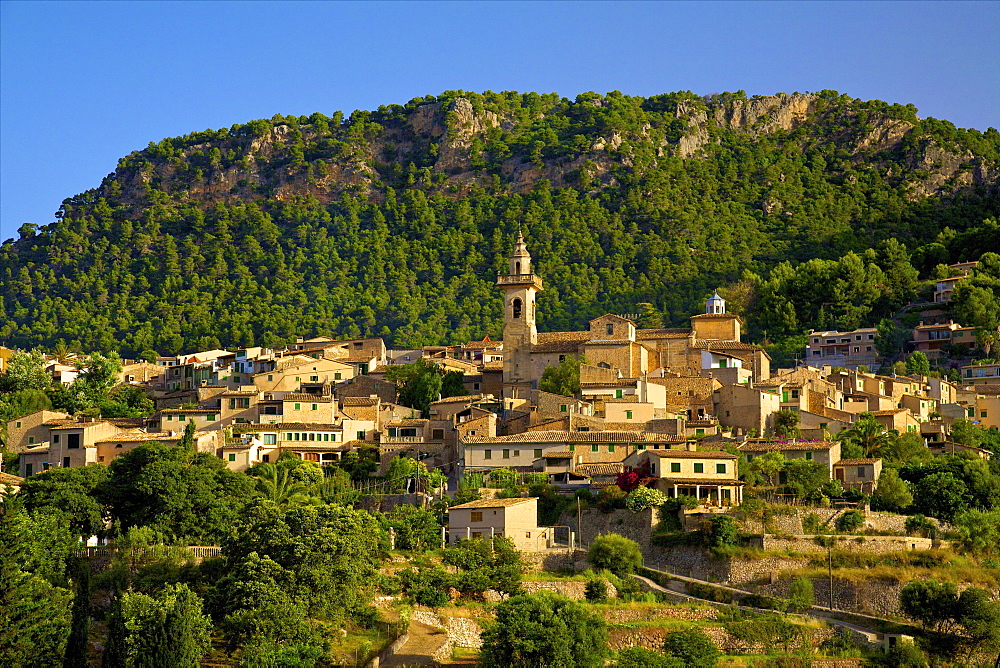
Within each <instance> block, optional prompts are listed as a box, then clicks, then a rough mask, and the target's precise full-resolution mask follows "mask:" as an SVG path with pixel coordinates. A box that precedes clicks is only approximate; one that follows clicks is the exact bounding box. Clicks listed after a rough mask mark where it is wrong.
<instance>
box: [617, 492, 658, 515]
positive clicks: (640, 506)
mask: <svg viewBox="0 0 1000 668" xmlns="http://www.w3.org/2000/svg"><path fill="white" fill-rule="evenodd" d="M666 500H667V497H666V495H665V494H664V493H663V492H661V491H660V490H658V489H652V488H651V487H636V488H635V489H634V490H632V491H631V492H629V493H628V496H626V497H625V507H626V508H628V509H629V510H631V511H632V512H633V513H637V512H639V511H641V510H645V509H646V508H650V507H652V506H662V505H663V502H664V501H666Z"/></svg>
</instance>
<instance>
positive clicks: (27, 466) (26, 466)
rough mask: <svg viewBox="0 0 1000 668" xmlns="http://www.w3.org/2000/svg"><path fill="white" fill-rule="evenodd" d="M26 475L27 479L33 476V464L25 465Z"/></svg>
mask: <svg viewBox="0 0 1000 668" xmlns="http://www.w3.org/2000/svg"><path fill="white" fill-rule="evenodd" d="M20 424H21V423H20V422H19V423H18V425H20ZM24 475H25V477H28V476H30V475H31V464H25V465H24Z"/></svg>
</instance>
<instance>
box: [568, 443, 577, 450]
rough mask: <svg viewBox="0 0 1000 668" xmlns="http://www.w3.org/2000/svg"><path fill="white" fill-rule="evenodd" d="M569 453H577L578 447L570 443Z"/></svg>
mask: <svg viewBox="0 0 1000 668" xmlns="http://www.w3.org/2000/svg"><path fill="white" fill-rule="evenodd" d="M569 451H570V452H576V445H575V444H574V443H570V444H569Z"/></svg>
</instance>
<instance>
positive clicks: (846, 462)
mask: <svg viewBox="0 0 1000 668" xmlns="http://www.w3.org/2000/svg"><path fill="white" fill-rule="evenodd" d="M880 461H882V460H881V459H880V458H878V457H876V458H875V459H841V460H840V461H839V462H836V463H835V464H834V466H863V465H864V464H877V463H879V462H880Z"/></svg>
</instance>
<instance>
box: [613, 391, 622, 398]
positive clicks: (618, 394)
mask: <svg viewBox="0 0 1000 668" xmlns="http://www.w3.org/2000/svg"><path fill="white" fill-rule="evenodd" d="M621 398H622V391H621V390H615V399H621Z"/></svg>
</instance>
